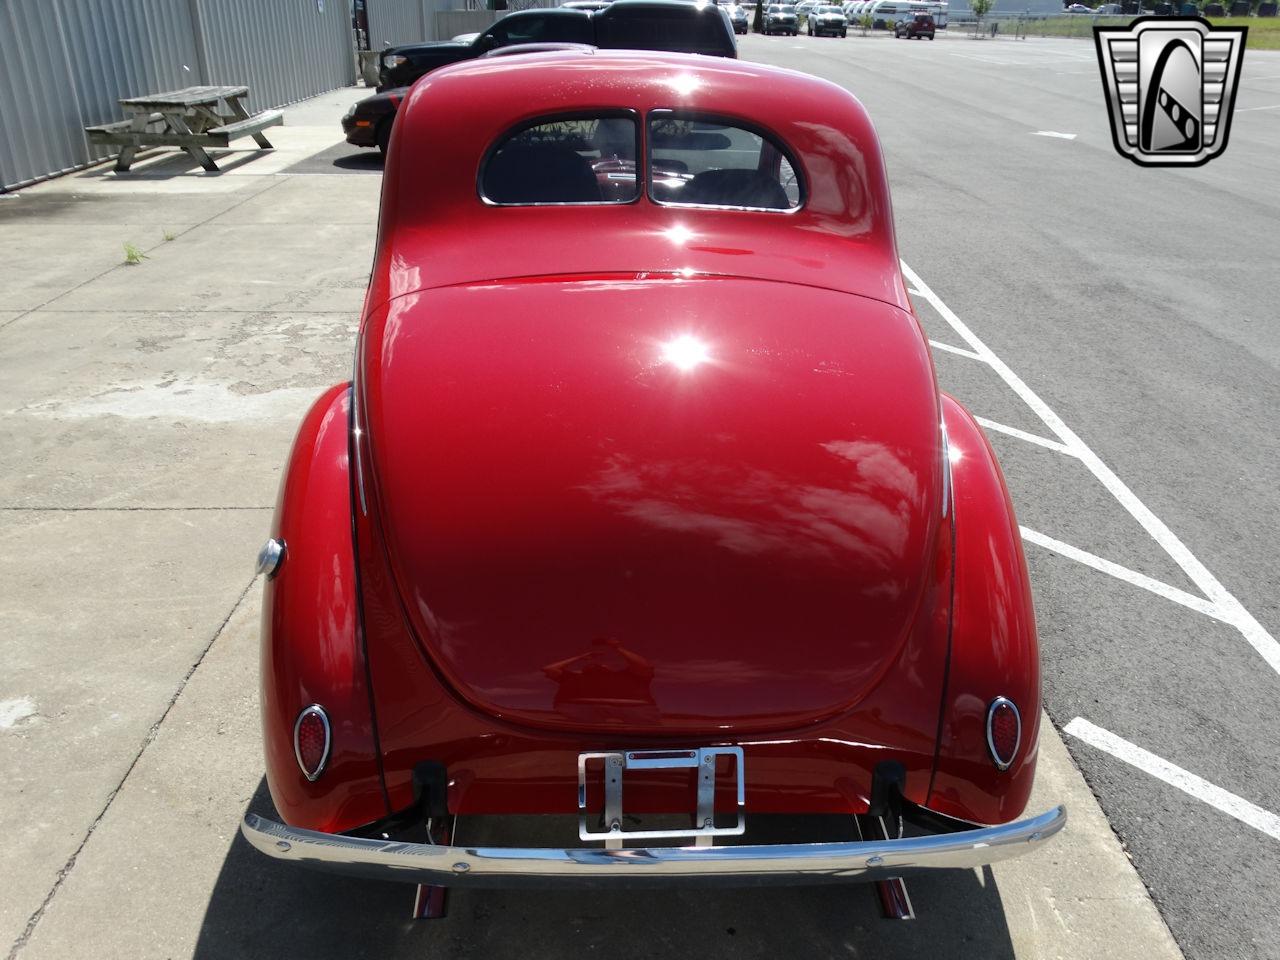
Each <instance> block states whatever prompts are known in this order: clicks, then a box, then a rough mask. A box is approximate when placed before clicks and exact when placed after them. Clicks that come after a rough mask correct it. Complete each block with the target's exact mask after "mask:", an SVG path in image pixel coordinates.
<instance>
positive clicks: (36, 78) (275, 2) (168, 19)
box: [0, 0, 431, 187]
mask: <svg viewBox="0 0 1280 960" xmlns="http://www.w3.org/2000/svg"><path fill="white" fill-rule="evenodd" d="M382 2H387V0H382ZM413 2H414V3H415V4H417V3H419V2H422V0H413ZM427 2H431V0H427ZM355 76H356V73H355V60H354V53H353V43H352V36H351V20H350V14H349V9H348V3H347V0H0V186H2V187H14V186H17V185H19V184H22V183H27V182H29V181H31V180H35V179H39V178H41V177H44V176H48V175H50V174H54V173H60V172H63V171H66V170H72V169H75V168H77V167H81V166H84V165H85V164H87V163H90V162H92V161H94V160H98V159H101V158H102V157H105V156H109V155H110V151H109V150H106V149H103V148H90V147H89V145H88V144H87V142H86V140H85V137H84V131H83V129H82V128H83V127H84V126H85V125H86V124H93V123H105V122H108V121H111V120H119V119H123V114H122V113H121V111H120V109H119V107H118V106H117V104H116V101H117V100H118V99H119V98H121V97H126V96H136V95H139V94H144V93H154V92H158V91H160V90H166V89H172V88H174V87H185V86H190V85H192V84H199V83H244V84H248V85H249V88H250V100H249V102H250V105H251V106H252V107H253V108H255V109H262V108H265V107H274V106H279V105H281V104H284V103H290V102H292V101H295V100H301V99H303V98H305V97H309V96H313V95H315V94H317V93H323V92H324V91H326V90H332V89H334V88H335V87H340V86H345V85H347V84H351V83H354V82H355Z"/></svg>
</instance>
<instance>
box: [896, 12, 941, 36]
mask: <svg viewBox="0 0 1280 960" xmlns="http://www.w3.org/2000/svg"><path fill="white" fill-rule="evenodd" d="M935 30H936V27H935V26H934V22H933V15H932V14H929V13H917V14H915V15H914V16H911V17H906V18H904V19H902V20H899V21H898V22H897V23H895V24H894V25H893V35H894V36H895V37H897V38H898V39H899V40H900V39H902V38H903V37H906V38H907V39H908V40H932V39H933V38H934V33H935Z"/></svg>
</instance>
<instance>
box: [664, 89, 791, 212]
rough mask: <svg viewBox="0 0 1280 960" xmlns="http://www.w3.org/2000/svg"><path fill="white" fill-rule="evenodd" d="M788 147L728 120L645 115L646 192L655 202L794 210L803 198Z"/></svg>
mask: <svg viewBox="0 0 1280 960" xmlns="http://www.w3.org/2000/svg"><path fill="white" fill-rule="evenodd" d="M803 186H804V185H803V182H802V180H801V177H800V173H799V169H798V167H797V165H796V163H795V161H794V160H793V159H792V156H791V153H790V151H788V150H787V149H786V148H785V147H783V145H782V144H781V143H780V142H778V141H776V140H774V139H773V138H772V137H771V136H769V135H767V134H765V133H763V132H761V131H757V130H754V129H750V128H747V127H745V126H739V125H737V124H735V123H733V122H731V121H729V120H719V119H715V118H710V117H708V118H698V117H689V116H683V115H680V114H675V113H666V112H660V113H655V114H652V115H650V117H649V195H650V197H651V199H653V200H654V201H655V202H656V203H663V204H693V205H697V206H712V207H736V208H740V209H750V210H793V209H795V208H797V207H799V206H800V205H801V204H802V203H803V201H804V189H803Z"/></svg>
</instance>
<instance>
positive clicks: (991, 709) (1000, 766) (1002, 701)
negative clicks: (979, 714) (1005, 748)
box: [987, 697, 1022, 770]
mask: <svg viewBox="0 0 1280 960" xmlns="http://www.w3.org/2000/svg"><path fill="white" fill-rule="evenodd" d="M1002 706H1007V707H1009V708H1010V709H1011V710H1012V711H1013V716H1014V718H1015V719H1016V720H1017V721H1018V736H1017V738H1016V739H1015V740H1014V741H1013V753H1012V754H1010V755H1009V759H1008V761H1005V760H1003V759H1002V758H1001V756H1000V754H999V753H998V752H997V751H996V741H995V738H994V737H992V736H991V721H992V720H993V719H995V715H996V708H997V707H1002ZM1020 746H1022V711H1020V710H1019V709H1018V705H1017V704H1016V703H1014V702H1013V701H1012V700H1010V699H1009V698H1008V697H996V698H995V699H994V700H992V701H991V704H990V706H988V707H987V749H988V750H990V751H991V761H992V763H994V764H995V765H996V769H997V770H1008V769H1009V768H1010V767H1011V766H1013V761H1014V760H1016V759H1017V758H1018V748H1019V747H1020Z"/></svg>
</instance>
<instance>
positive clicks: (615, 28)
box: [378, 0, 738, 91]
mask: <svg viewBox="0 0 1280 960" xmlns="http://www.w3.org/2000/svg"><path fill="white" fill-rule="evenodd" d="M517 43H519V44H525V43H584V44H590V45H592V46H597V47H601V48H603V49H610V50H668V51H671V52H674V53H704V54H710V55H712V56H719V57H736V56H737V55H738V46H737V42H736V41H735V40H734V35H733V26H732V24H731V23H730V22H729V16H728V14H726V13H725V12H724V11H723V10H722V9H721V8H720V7H719V6H718V5H716V4H701V3H693V2H689V0H614V2H613V3H611V4H609V5H608V6H607V7H606V8H605V9H603V10H599V11H594V12H593V11H590V10H576V9H572V8H566V7H558V8H554V9H538V10H521V11H518V12H516V13H510V14H508V15H507V16H505V17H503V18H502V19H501V20H499V21H498V22H497V23H495V24H493V25H492V26H490V27H489V29H488V30H485V31H484V32H483V33H481V34H480V35H479V36H477V37H476V38H475V40H473V41H472V42H471V43H453V42H447V43H415V44H410V45H407V46H402V47H392V48H391V49H389V50H385V51H383V54H382V57H381V62H380V64H379V71H378V79H379V83H378V90H379V91H385V90H388V89H391V88H394V87H407V86H408V85H409V84H411V83H413V81H415V80H417V79H418V78H419V77H421V76H423V75H424V74H427V73H430V72H431V71H432V70H435V69H437V68H439V67H443V66H447V65H448V64H451V63H459V62H461V61H463V60H471V59H474V58H475V57H479V56H482V55H483V54H485V53H488V52H489V51H490V50H494V49H497V48H498V47H506V46H511V45H512V44H517Z"/></svg>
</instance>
